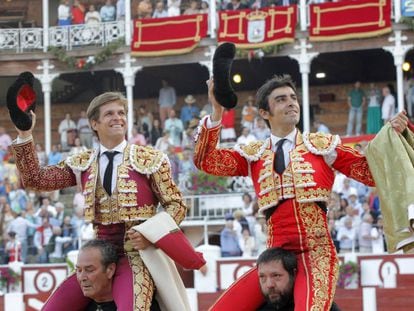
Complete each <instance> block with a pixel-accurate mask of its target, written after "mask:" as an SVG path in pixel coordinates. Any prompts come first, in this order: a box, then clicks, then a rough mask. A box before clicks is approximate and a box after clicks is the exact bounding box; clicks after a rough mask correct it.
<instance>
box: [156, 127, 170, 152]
mask: <svg viewBox="0 0 414 311" xmlns="http://www.w3.org/2000/svg"><path fill="white" fill-rule="evenodd" d="M170 146H172V140H171V135H170V131H169V130H164V132H163V135H162V136H161V137H160V138H158V139H157V142H156V143H155V149H158V150H160V151H162V152H167V151H168V149H169V148H170Z"/></svg>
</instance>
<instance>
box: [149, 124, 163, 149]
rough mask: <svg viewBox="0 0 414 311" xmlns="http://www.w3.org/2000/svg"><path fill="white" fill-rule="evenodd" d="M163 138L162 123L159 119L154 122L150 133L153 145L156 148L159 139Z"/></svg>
mask: <svg viewBox="0 0 414 311" xmlns="http://www.w3.org/2000/svg"><path fill="white" fill-rule="evenodd" d="M161 136H162V128H161V122H160V120H158V119H154V121H153V122H152V129H151V132H150V141H151V145H153V146H155V144H156V143H157V140H158V138H160V137H161Z"/></svg>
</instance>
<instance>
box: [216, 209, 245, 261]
mask: <svg viewBox="0 0 414 311" xmlns="http://www.w3.org/2000/svg"><path fill="white" fill-rule="evenodd" d="M225 220H226V222H225V224H224V228H223V230H221V232H220V246H221V256H222V257H237V256H241V254H242V251H241V248H240V245H239V238H238V236H237V233H236V231H235V230H234V226H233V221H234V217H233V215H232V214H227V215H226V216H225Z"/></svg>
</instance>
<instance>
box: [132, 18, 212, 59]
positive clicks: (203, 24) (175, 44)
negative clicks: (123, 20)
mask: <svg viewBox="0 0 414 311" xmlns="http://www.w3.org/2000/svg"><path fill="white" fill-rule="evenodd" d="M207 25H208V16H207V14H196V15H182V16H176V17H166V18H148V19H136V20H134V36H133V39H132V44H131V50H132V55H134V56H165V55H174V54H183V53H188V52H190V51H192V50H193V49H194V48H195V47H196V46H197V45H198V44H199V42H200V41H201V39H202V38H204V37H205V36H206V35H207Z"/></svg>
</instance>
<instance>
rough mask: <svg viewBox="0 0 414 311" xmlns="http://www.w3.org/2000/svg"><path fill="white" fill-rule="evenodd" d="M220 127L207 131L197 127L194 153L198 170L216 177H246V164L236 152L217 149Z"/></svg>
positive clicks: (202, 127) (203, 126)
mask: <svg viewBox="0 0 414 311" xmlns="http://www.w3.org/2000/svg"><path fill="white" fill-rule="evenodd" d="M219 136H220V126H217V127H213V128H211V129H207V128H206V126H205V125H204V124H202V125H200V126H199V129H198V133H197V136H196V144H195V151H194V164H195V165H196V166H197V168H198V169H200V170H202V171H204V172H206V173H208V174H212V175H218V176H247V175H248V162H247V160H246V159H245V158H243V157H242V156H241V155H240V154H239V153H238V152H237V151H235V150H232V149H221V148H218V147H217V146H218V143H219Z"/></svg>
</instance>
